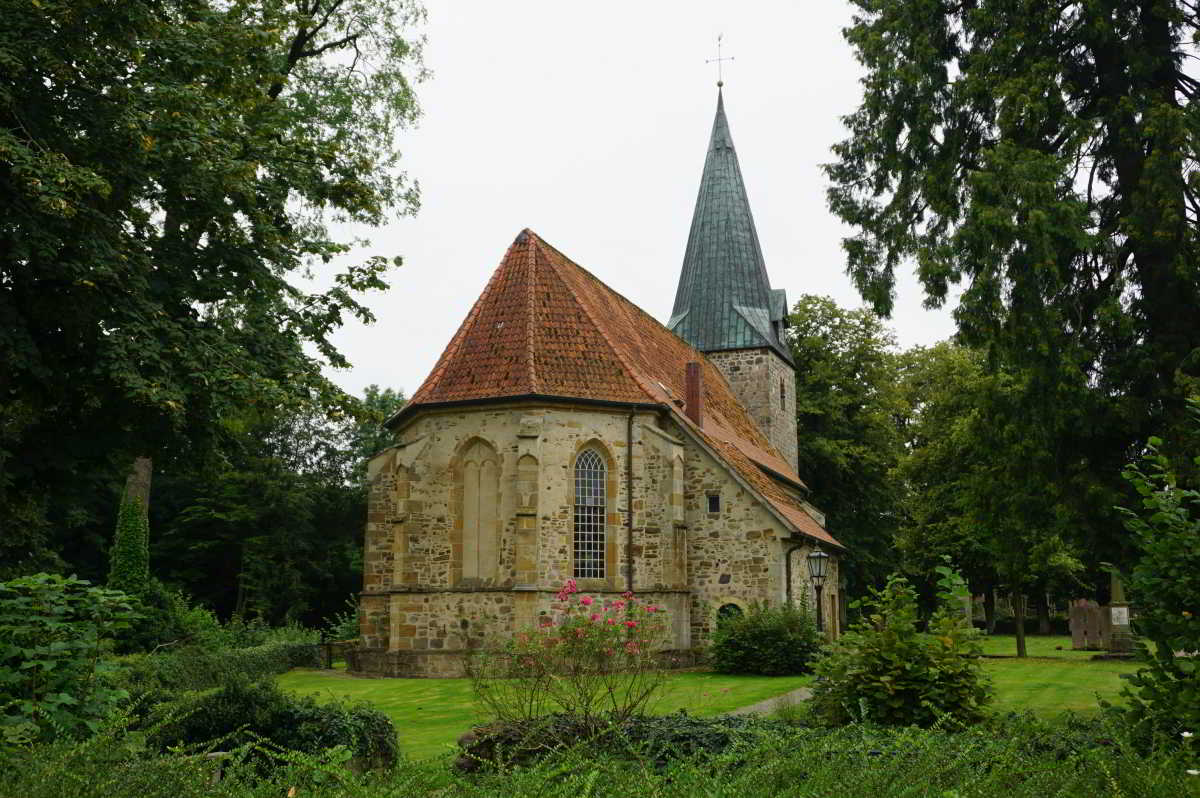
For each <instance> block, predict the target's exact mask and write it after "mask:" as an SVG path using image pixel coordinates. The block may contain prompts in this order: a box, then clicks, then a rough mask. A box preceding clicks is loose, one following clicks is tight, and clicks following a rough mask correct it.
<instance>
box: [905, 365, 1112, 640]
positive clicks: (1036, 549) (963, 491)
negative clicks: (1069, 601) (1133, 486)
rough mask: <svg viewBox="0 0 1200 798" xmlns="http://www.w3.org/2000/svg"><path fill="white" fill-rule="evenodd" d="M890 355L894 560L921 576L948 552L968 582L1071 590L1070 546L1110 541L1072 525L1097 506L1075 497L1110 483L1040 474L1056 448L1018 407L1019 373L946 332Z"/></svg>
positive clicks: (1102, 548)
mask: <svg viewBox="0 0 1200 798" xmlns="http://www.w3.org/2000/svg"><path fill="white" fill-rule="evenodd" d="M901 361H902V364H903V367H902V372H901V373H902V381H901V384H900V393H901V396H902V397H903V405H904V414H903V416H902V418H903V421H904V423H903V432H904V438H905V444H906V445H905V453H904V456H903V457H902V458H901V459H900V461H899V464H898V466H897V469H896V471H895V477H896V478H897V479H898V480H900V481H901V482H902V483H903V485H904V488H905V493H904V499H903V502H902V509H903V512H902V521H901V523H900V526H899V529H898V532H897V535H896V544H897V548H899V549H900V551H901V553H902V554H903V557H904V566H905V569H906V571H907V572H908V573H910V574H914V575H917V576H921V577H924V578H926V579H930V580H932V579H933V578H934V573H935V571H936V568H937V567H938V566H939V564H940V563H941V562H942V560H943V558H944V557H945V556H949V557H950V558H951V560H952V562H953V563H954V565H955V566H956V567H958V568H960V569H961V570H962V571H963V573H964V574H965V575H966V577H967V579H968V580H969V582H970V584H971V586H972V587H973V588H974V589H975V590H976V591H978V592H984V591H988V590H991V589H992V588H994V587H1004V588H1007V589H1008V590H1009V591H1011V592H1012V593H1014V594H1016V595H1017V596H1018V597H1020V596H1021V595H1023V594H1024V593H1026V592H1029V593H1045V592H1049V591H1052V590H1055V589H1058V590H1066V589H1067V588H1071V589H1076V588H1077V586H1078V575H1079V574H1080V572H1081V571H1082V570H1083V563H1082V562H1081V559H1080V558H1081V554H1080V552H1081V550H1084V549H1087V550H1090V551H1092V554H1091V555H1090V556H1092V557H1093V558H1097V559H1102V558H1103V556H1104V555H1103V552H1109V553H1111V552H1112V551H1113V548H1112V546H1111V545H1100V542H1099V541H1098V540H1097V539H1096V538H1095V537H1094V536H1091V535H1086V534H1081V529H1087V528H1088V527H1089V523H1088V518H1090V519H1091V520H1092V521H1095V520H1096V519H1098V518H1100V517H1101V516H1100V515H1099V514H1096V513H1094V512H1093V513H1091V514H1090V515H1088V516H1086V517H1085V515H1083V514H1081V513H1082V512H1083V511H1082V508H1083V507H1084V505H1087V504H1088V503H1089V502H1096V501H1103V500H1104V499H1105V498H1106V497H1111V496H1112V495H1113V494H1112V493H1110V492H1108V491H1107V490H1105V489H1104V488H1103V487H1099V486H1095V485H1092V486H1091V487H1090V488H1089V487H1088V480H1087V478H1086V475H1079V479H1078V480H1076V481H1073V482H1072V483H1071V487H1072V490H1069V491H1068V490H1064V485H1063V483H1062V482H1061V481H1055V480H1049V481H1047V479H1046V478H1045V473H1046V469H1049V470H1051V471H1056V470H1057V466H1055V465H1053V463H1052V462H1051V461H1052V460H1054V458H1055V455H1056V452H1055V449H1054V448H1053V445H1052V440H1051V438H1050V437H1048V436H1046V435H1045V434H1044V431H1043V430H1041V429H1039V427H1038V425H1037V424H1036V423H1034V421H1035V415H1034V414H1030V413H1027V412H1025V411H1024V410H1023V409H1022V405H1021V396H1022V395H1023V393H1024V388H1023V387H1021V385H1019V384H1018V383H1019V381H1020V379H1021V377H1020V375H1013V374H1010V373H1007V372H1005V373H992V372H989V371H988V369H987V365H986V359H985V358H984V356H983V355H982V354H981V353H979V352H977V351H975V350H972V349H969V348H966V347H962V346H957V345H954V344H950V343H941V344H938V345H937V346H934V347H930V348H928V349H925V348H916V349H913V350H910V351H908V352H905V353H904V355H902V357H901ZM1085 544H1091V545H1085ZM1092 564H1093V567H1096V566H1097V564H1096V562H1095V561H1094V560H1093V563H1092ZM1018 610H1021V611H1022V612H1023V603H1020V604H1019V605H1018ZM1022 641H1023V637H1022V638H1019V639H1018V652H1019V653H1020V652H1021V648H1020V646H1021V644H1022Z"/></svg>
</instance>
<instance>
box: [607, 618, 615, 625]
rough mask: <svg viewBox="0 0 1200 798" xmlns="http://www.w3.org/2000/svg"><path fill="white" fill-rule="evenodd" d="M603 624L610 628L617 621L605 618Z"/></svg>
mask: <svg viewBox="0 0 1200 798" xmlns="http://www.w3.org/2000/svg"><path fill="white" fill-rule="evenodd" d="M604 622H605V623H606V624H608V625H609V626H612V625H613V624H615V623H616V622H617V620H616V619H615V618H605V619H604Z"/></svg>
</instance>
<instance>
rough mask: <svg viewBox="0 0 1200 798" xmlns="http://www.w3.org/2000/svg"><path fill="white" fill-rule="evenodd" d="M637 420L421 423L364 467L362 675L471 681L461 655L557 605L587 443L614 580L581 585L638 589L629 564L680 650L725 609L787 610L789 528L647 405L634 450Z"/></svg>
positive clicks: (507, 410) (577, 413) (475, 412)
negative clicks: (600, 470) (595, 458)
mask: <svg viewBox="0 0 1200 798" xmlns="http://www.w3.org/2000/svg"><path fill="white" fill-rule="evenodd" d="M628 416H629V414H628V411H623V410H621V409H607V408H595V407H586V406H569V405H566V406H547V405H532V404H512V405H492V406H474V407H464V408H462V409H457V410H437V411H434V410H430V411H426V412H424V413H422V414H420V415H418V416H416V417H414V418H413V419H412V420H411V421H410V422H409V423H408V424H407V425H406V426H405V427H404V428H403V429H402V430H400V431H399V435H398V439H399V443H398V444H397V445H396V446H393V447H391V448H389V449H388V450H386V451H384V452H382V453H380V454H379V455H378V456H376V457H375V458H374V459H373V460H372V461H371V463H370V465H369V468H368V477H369V480H370V484H371V488H370V496H369V501H368V518H367V529H366V540H365V548H364V552H365V553H364V578H363V580H364V586H363V587H364V589H363V594H362V609H363V613H362V622H361V624H362V625H361V643H362V651H361V652H360V656H358V658H357V659H356V660H355V662H354V663H352V669H354V670H357V671H359V672H365V673H370V674H377V675H397V676H399V675H422V676H453V675H461V672H462V670H461V669H462V656H463V653H464V652H466V651H469V650H470V649H472V648H473V647H477V646H479V645H483V644H485V643H486V642H487V640H488V639H490V638H493V637H495V636H497V635H508V634H511V633H512V632H513V631H514V630H516V629H520V628H524V627H527V626H531V625H533V624H535V623H536V621H537V617H538V616H539V615H540V614H542V613H546V612H551V611H552V610H553V606H554V595H555V594H556V593H557V592H558V590H559V588H560V587H561V585H562V583H563V582H564V581H565V580H566V579H567V578H569V577H571V576H572V573H573V538H574V499H575V481H574V480H575V475H574V464H575V459H576V457H577V456H578V454H579V453H580V452H581V451H583V450H584V449H585V448H588V447H591V448H593V449H595V450H596V451H597V452H598V453H600V454H601V457H602V459H603V460H604V462H605V466H606V484H605V500H606V506H605V522H606V523H605V532H606V546H605V557H604V560H605V566H606V574H605V577H604V578H603V579H587V580H585V579H578V580H576V581H577V582H578V584H579V588H580V589H581V590H582V591H584V592H588V593H591V594H593V595H598V596H608V595H611V596H615V595H617V594H619V593H621V592H623V591H624V590H626V589H627V587H628V584H629V582H628V580H629V573H628V558H629V557H631V558H632V561H633V575H632V578H633V589H634V590H635V592H637V593H638V594H639V595H640V596H643V597H647V598H648V599H649V600H653V601H655V602H656V603H659V604H661V605H663V606H664V607H665V608H666V609H667V611H668V613H669V618H670V620H671V634H670V639H669V640H668V641H664V648H666V649H671V650H688V649H691V648H692V647H693V646H695V645H703V644H704V643H705V642H706V641H707V639H708V636H709V634H710V633H711V630H712V628H713V623H714V615H715V612H716V610H717V608H718V607H720V606H722V605H723V604H726V603H736V604H738V605H739V606H742V607H743V608H745V607H748V606H749V604H750V603H751V602H754V601H761V602H767V603H776V602H779V601H782V600H783V597H784V594H785V585H784V581H783V580H784V576H783V571H782V566H781V563H782V559H781V554H780V552H781V546H782V543H781V541H782V540H783V538H784V537H785V536H786V535H787V534H788V533H787V532H786V531H785V530H784V528H783V527H782V525H781V524H780V522H779V521H778V520H777V519H776V518H775V517H774V516H773V515H772V514H771V513H770V512H769V511H767V510H766V509H765V508H764V507H763V506H762V505H761V504H760V503H759V502H758V500H757V499H755V498H754V497H753V496H752V495H751V494H750V493H749V492H748V491H747V490H746V489H745V488H743V487H742V486H741V484H740V483H739V482H738V481H737V480H736V479H734V478H733V477H732V476H731V475H730V473H729V471H728V470H727V469H726V468H725V467H724V466H723V465H722V464H721V463H719V462H718V461H716V460H715V459H714V458H713V457H711V456H710V455H709V454H708V453H707V452H706V451H704V450H703V449H701V448H699V447H698V446H697V445H696V444H695V443H694V442H693V441H692V440H691V439H690V438H687V437H685V435H686V433H685V432H684V431H683V430H682V429H680V428H678V427H677V426H676V425H675V424H674V422H673V421H672V420H671V419H670V417H669V416H660V415H659V414H657V413H655V412H650V411H638V412H636V413H635V415H634V419H633V435H632V449H631V448H630V446H629V445H628V444H627V441H626V436H627V431H628V423H629V422H628ZM630 452H631V454H632V458H631V460H630V457H629V453H630ZM630 462H631V463H632V480H629V479H628V478H627V469H628V468H629V466H630ZM481 463H482V464H491V463H494V472H493V471H492V470H491V469H492V468H493V466H492V465H486V468H485V466H481V465H480V464H481ZM485 477H486V478H485ZM630 481H631V482H632V493H629V492H628V483H629V482H630ZM493 493H494V495H492V494H493ZM710 497H716V498H717V502H718V504H719V508H718V509H716V511H710V510H712V509H713V508H712V506H710ZM630 499H631V500H632V501H631V502H630ZM630 504H631V505H632V527H633V532H632V545H630V543H629V539H628V536H629V531H628V527H627V526H626V519H627V518H629V511H628V507H629V505H630ZM481 553H482V555H483V556H484V559H481ZM489 557H490V558H492V559H494V561H495V562H494V564H493V563H490V562H487V561H486V558H489ZM473 558H474V559H473ZM797 561H798V558H797ZM473 562H474V563H476V564H475V565H472V563H473ZM464 564H466V567H464ZM801 567H803V566H802V563H801Z"/></svg>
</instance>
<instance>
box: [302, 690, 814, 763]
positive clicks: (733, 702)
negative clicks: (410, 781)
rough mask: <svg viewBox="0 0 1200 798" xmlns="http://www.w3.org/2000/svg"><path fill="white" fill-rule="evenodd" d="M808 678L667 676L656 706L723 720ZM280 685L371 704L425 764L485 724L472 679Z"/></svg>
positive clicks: (661, 710) (407, 749)
mask: <svg viewBox="0 0 1200 798" xmlns="http://www.w3.org/2000/svg"><path fill="white" fill-rule="evenodd" d="M810 681H811V678H810V677H808V676H778V677H770V676H726V675H724V674H719V673H704V672H693V671H682V672H678V673H673V674H671V675H670V676H669V678H668V681H667V685H666V689H665V690H664V692H663V694H662V696H661V697H660V698H659V699H658V700H657V701H656V702H655V704H654V706H653V711H654V712H657V713H663V714H666V713H669V712H675V711H676V710H679V709H686V710H687V711H688V712H689V713H691V714H693V715H720V714H721V713H723V712H729V711H730V710H733V709H737V708H738V707H743V706H746V705H747V704H754V703H756V702H758V701H765V700H766V699H768V698H772V697H774V696H777V695H782V694H783V693H786V692H789V691H791V690H794V689H796V688H797V687H804V686H805V685H807V684H809V682H810ZM279 685H280V686H281V687H283V688H284V689H286V690H292V691H295V692H297V693H301V694H303V695H315V696H318V697H328V698H333V697H338V698H349V699H351V700H356V701H357V700H362V701H369V702H370V703H372V704H374V705H375V706H376V707H378V708H379V709H380V710H382V711H383V712H385V713H387V714H388V716H389V717H391V719H392V722H393V723H395V724H396V730H397V731H398V732H399V733H400V743H401V747H402V748H403V749H404V751H405V753H407V754H408V755H409V756H412V757H416V758H425V757H429V756H436V755H438V754H441V753H444V752H446V751H447V750H449V747H451V746H452V745H453V744H454V741H455V740H457V739H458V737H459V736H460V735H462V734H463V733H464V732H465V731H467V729H469V728H470V727H471V726H472V725H473V724H475V723H479V722H482V721H483V720H484V718H483V717H482V716H481V715H480V713H479V711H478V710H477V708H476V706H475V701H474V698H473V697H472V695H471V682H470V680H469V679H366V678H361V677H356V676H347V675H346V674H345V673H344V672H342V671H337V670H335V671H319V670H302V669H297V670H293V671H291V672H289V673H285V674H283V675H282V676H280V677H279Z"/></svg>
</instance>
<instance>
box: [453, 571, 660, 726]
mask: <svg viewBox="0 0 1200 798" xmlns="http://www.w3.org/2000/svg"><path fill="white" fill-rule="evenodd" d="M576 593H577V590H576V587H575V580H574V579H568V580H567V582H566V584H564V585H563V588H562V590H561V591H559V594H558V601H559V602H560V603H559V607H560V609H559V610H558V612H557V613H556V615H557V618H555V617H552V616H549V615H543V616H541V619H540V621H539V624H538V626H536V627H534V628H532V629H528V630H524V631H520V630H518V631H517V632H516V633H515V634H512V635H511V636H505V637H503V638H501V639H500V640H497V641H495V642H490V643H488V644H487V645H485V646H484V647H483V648H482V649H481V650H479V651H478V652H476V653H475V654H474V655H473V656H472V657H471V660H470V662H469V665H468V667H469V675H470V676H471V683H472V687H473V689H474V692H475V697H476V700H477V701H478V702H479V704H480V705H481V706H482V707H484V708H485V709H486V710H487V711H488V712H489V713H490V714H491V715H492V716H493V717H495V718H496V719H497V720H499V721H501V722H524V721H531V720H534V719H536V718H539V717H541V716H543V715H547V714H551V713H558V714H564V715H569V716H571V717H573V718H575V719H576V720H577V721H578V722H579V723H582V724H583V725H584V726H586V727H588V728H592V729H599V728H601V727H603V726H605V725H608V724H611V723H614V722H616V723H620V722H622V721H624V720H625V719H626V718H629V717H631V716H633V715H636V714H638V713H640V712H642V711H644V709H645V707H646V705H647V703H648V702H649V701H650V699H651V698H653V697H654V695H655V693H656V692H657V691H658V690H659V689H660V688H661V687H662V684H663V680H664V677H665V673H664V670H663V666H664V663H663V662H662V655H661V654H660V653H659V650H658V649H659V647H661V645H662V643H663V642H664V639H665V635H664V630H665V627H666V615H665V613H664V612H663V610H662V609H661V608H660V607H657V606H655V605H653V604H647V603H645V602H643V601H641V600H639V599H638V598H637V597H635V596H634V595H633V594H631V593H625V594H623V595H622V596H621V598H619V599H614V600H610V601H603V602H601V601H599V600H597V599H595V598H593V597H592V596H575V594H576ZM573 596H575V597H574V598H573Z"/></svg>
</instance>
